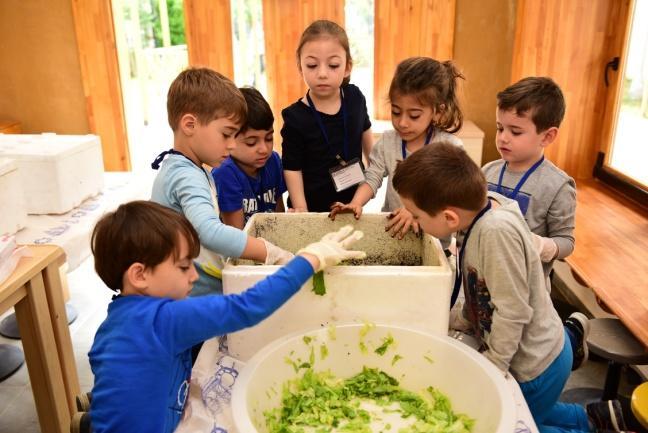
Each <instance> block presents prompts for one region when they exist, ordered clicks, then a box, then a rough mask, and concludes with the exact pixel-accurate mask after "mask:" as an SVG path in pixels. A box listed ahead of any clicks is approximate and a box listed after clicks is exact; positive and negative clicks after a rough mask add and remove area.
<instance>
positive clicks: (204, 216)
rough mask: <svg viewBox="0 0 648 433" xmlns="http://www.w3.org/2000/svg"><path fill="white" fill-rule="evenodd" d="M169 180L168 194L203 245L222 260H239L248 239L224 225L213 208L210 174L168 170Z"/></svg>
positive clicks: (187, 167)
mask: <svg viewBox="0 0 648 433" xmlns="http://www.w3.org/2000/svg"><path fill="white" fill-rule="evenodd" d="M167 176H168V187H167V190H168V191H171V194H173V195H174V196H175V201H176V202H177V203H178V204H179V206H180V208H181V209H182V213H183V214H184V215H185V216H186V217H187V219H188V220H189V221H190V222H191V224H192V225H193V226H194V228H195V229H196V231H197V232H198V237H199V238H200V243H201V244H202V245H204V246H205V247H207V248H208V249H210V250H211V251H214V252H216V253H218V254H221V255H223V256H226V257H240V256H241V254H242V253H243V250H244V249H245V246H246V243H247V235H246V234H245V233H243V232H242V231H241V230H238V229H236V228H234V227H230V226H228V225H225V224H223V223H222V222H221V220H220V218H219V216H218V214H217V212H216V209H215V208H214V203H213V201H212V194H211V191H210V187H209V180H208V179H209V178H208V177H207V173H206V172H205V171H204V170H200V169H196V167H194V166H186V167H181V168H178V169H176V170H169V171H168V172H167ZM156 201H157V200H156ZM162 204H165V203H162Z"/></svg>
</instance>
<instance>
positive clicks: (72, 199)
mask: <svg viewBox="0 0 648 433" xmlns="http://www.w3.org/2000/svg"><path fill="white" fill-rule="evenodd" d="M0 157H7V158H11V159H14V160H15V161H16V165H17V166H18V169H19V174H20V187H21V190H22V192H23V198H24V203H25V208H26V210H27V213H30V214H48V213H53V214H62V213H65V212H67V211H69V210H70V209H72V208H74V207H76V206H78V205H79V204H81V202H82V201H83V200H85V199H86V198H88V197H92V196H94V195H96V194H98V193H99V191H101V188H102V187H103V159H102V155H101V142H100V140H99V137H98V136H96V135H57V134H51V133H46V134H40V135H29V134H0Z"/></svg>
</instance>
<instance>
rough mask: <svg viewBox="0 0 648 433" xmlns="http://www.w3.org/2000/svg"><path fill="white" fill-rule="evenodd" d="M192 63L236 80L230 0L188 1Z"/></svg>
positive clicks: (188, 28) (186, 0)
mask: <svg viewBox="0 0 648 433" xmlns="http://www.w3.org/2000/svg"><path fill="white" fill-rule="evenodd" d="M184 17H185V35H186V39H187V49H188V51H189V65H191V66H206V67H209V68H212V69H214V70H215V71H218V72H220V73H221V74H223V75H225V76H226V77H228V78H230V79H231V80H234V60H233V59H234V55H233V51H232V20H231V12H230V1H229V0H184Z"/></svg>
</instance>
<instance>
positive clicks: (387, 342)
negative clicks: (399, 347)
mask: <svg viewBox="0 0 648 433" xmlns="http://www.w3.org/2000/svg"><path fill="white" fill-rule="evenodd" d="M382 342H383V343H382V344H381V345H380V346H378V347H377V348H376V350H374V352H376V353H377V354H378V355H380V356H383V355H384V354H385V352H387V348H388V347H389V346H391V345H392V344H394V337H392V335H391V334H387V336H386V337H385V338H383V339H382Z"/></svg>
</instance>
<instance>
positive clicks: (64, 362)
mask: <svg viewBox="0 0 648 433" xmlns="http://www.w3.org/2000/svg"><path fill="white" fill-rule="evenodd" d="M59 266H60V265H59V264H57V263H52V264H50V265H49V266H48V267H47V268H45V269H44V270H43V279H44V282H45V293H46V295H47V305H48V306H49V313H50V318H51V319H52V328H53V329H54V338H55V339H56V347H57V349H58V356H59V360H60V362H61V369H62V373H63V382H64V383H65V392H66V394H67V400H68V408H69V413H70V416H72V415H74V413H75V412H76V400H75V397H76V396H77V395H78V394H80V393H81V387H80V385H79V376H78V374H77V369H76V361H75V359H74V350H73V349H72V339H71V337H70V327H69V326H68V320H67V314H66V312H65V301H64V299H63V291H62V290H61V278H60V273H59Z"/></svg>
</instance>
